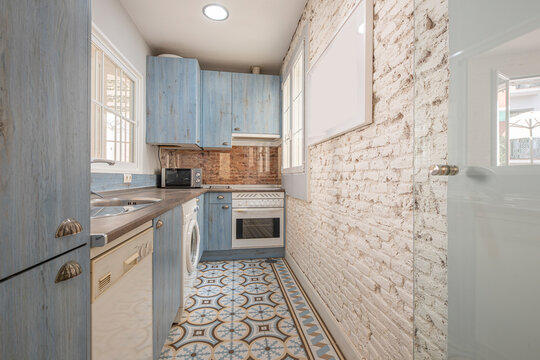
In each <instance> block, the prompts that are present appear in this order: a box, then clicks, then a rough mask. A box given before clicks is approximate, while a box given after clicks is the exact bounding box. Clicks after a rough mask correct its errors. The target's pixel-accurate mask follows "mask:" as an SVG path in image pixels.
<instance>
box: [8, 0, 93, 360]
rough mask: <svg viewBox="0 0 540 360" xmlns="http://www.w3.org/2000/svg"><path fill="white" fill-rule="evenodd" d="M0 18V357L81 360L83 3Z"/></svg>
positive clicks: (36, 7) (85, 319)
mask: <svg viewBox="0 0 540 360" xmlns="http://www.w3.org/2000/svg"><path fill="white" fill-rule="evenodd" d="M0 14H2V20H0V23H1V24H2V25H1V28H2V30H1V33H2V35H1V36H0V49H1V50H0V54H1V55H0V58H1V60H0V62H1V66H0V83H1V85H0V109H1V110H0V113H1V115H0V309H1V311H2V322H1V324H0V359H73V360H79V359H80V360H83V359H89V357H90V346H89V345H90V327H89V325H90V251H89V246H88V242H89V237H90V236H89V231H90V206H89V204H90V157H89V154H90V107H89V106H90V102H89V100H90V86H89V85H88V79H89V77H88V76H89V74H90V68H89V62H90V61H89V60H90V47H89V39H90V29H91V21H90V1H89V0H79V1H65V0H48V1H9V0H8V1H0Z"/></svg>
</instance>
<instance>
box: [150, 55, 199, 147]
mask: <svg viewBox="0 0 540 360" xmlns="http://www.w3.org/2000/svg"><path fill="white" fill-rule="evenodd" d="M200 73H201V71H200V67H199V62H198V61H197V60H196V59H176V58H168V57H158V56H148V57H147V58H146V142H147V143H149V144H162V145H167V144H169V145H178V144H194V145H201V139H200V134H199V131H200V126H199V124H200V95H201V80H200V79H201V78H200V77H201V74H200Z"/></svg>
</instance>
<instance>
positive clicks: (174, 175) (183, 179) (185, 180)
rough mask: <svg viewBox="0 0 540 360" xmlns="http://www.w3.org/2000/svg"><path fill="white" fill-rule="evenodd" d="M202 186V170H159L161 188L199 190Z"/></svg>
mask: <svg viewBox="0 0 540 360" xmlns="http://www.w3.org/2000/svg"><path fill="white" fill-rule="evenodd" d="M201 186H202V169H201V168H195V169H180V168H163V169H161V187H162V188H200V187H201Z"/></svg>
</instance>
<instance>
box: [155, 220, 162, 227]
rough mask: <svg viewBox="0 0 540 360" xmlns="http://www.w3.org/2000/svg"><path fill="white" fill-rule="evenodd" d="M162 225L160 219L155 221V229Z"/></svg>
mask: <svg viewBox="0 0 540 360" xmlns="http://www.w3.org/2000/svg"><path fill="white" fill-rule="evenodd" d="M162 226H163V221H162V220H158V221H156V229H159V228H160V227H162Z"/></svg>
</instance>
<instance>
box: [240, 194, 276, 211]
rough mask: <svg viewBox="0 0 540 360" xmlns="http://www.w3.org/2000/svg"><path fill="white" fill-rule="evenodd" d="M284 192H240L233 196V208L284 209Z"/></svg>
mask: <svg viewBox="0 0 540 360" xmlns="http://www.w3.org/2000/svg"><path fill="white" fill-rule="evenodd" d="M284 197H285V194H284V193H283V192H238V193H233V194H232V206H233V208H282V207H283V204H284Z"/></svg>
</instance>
